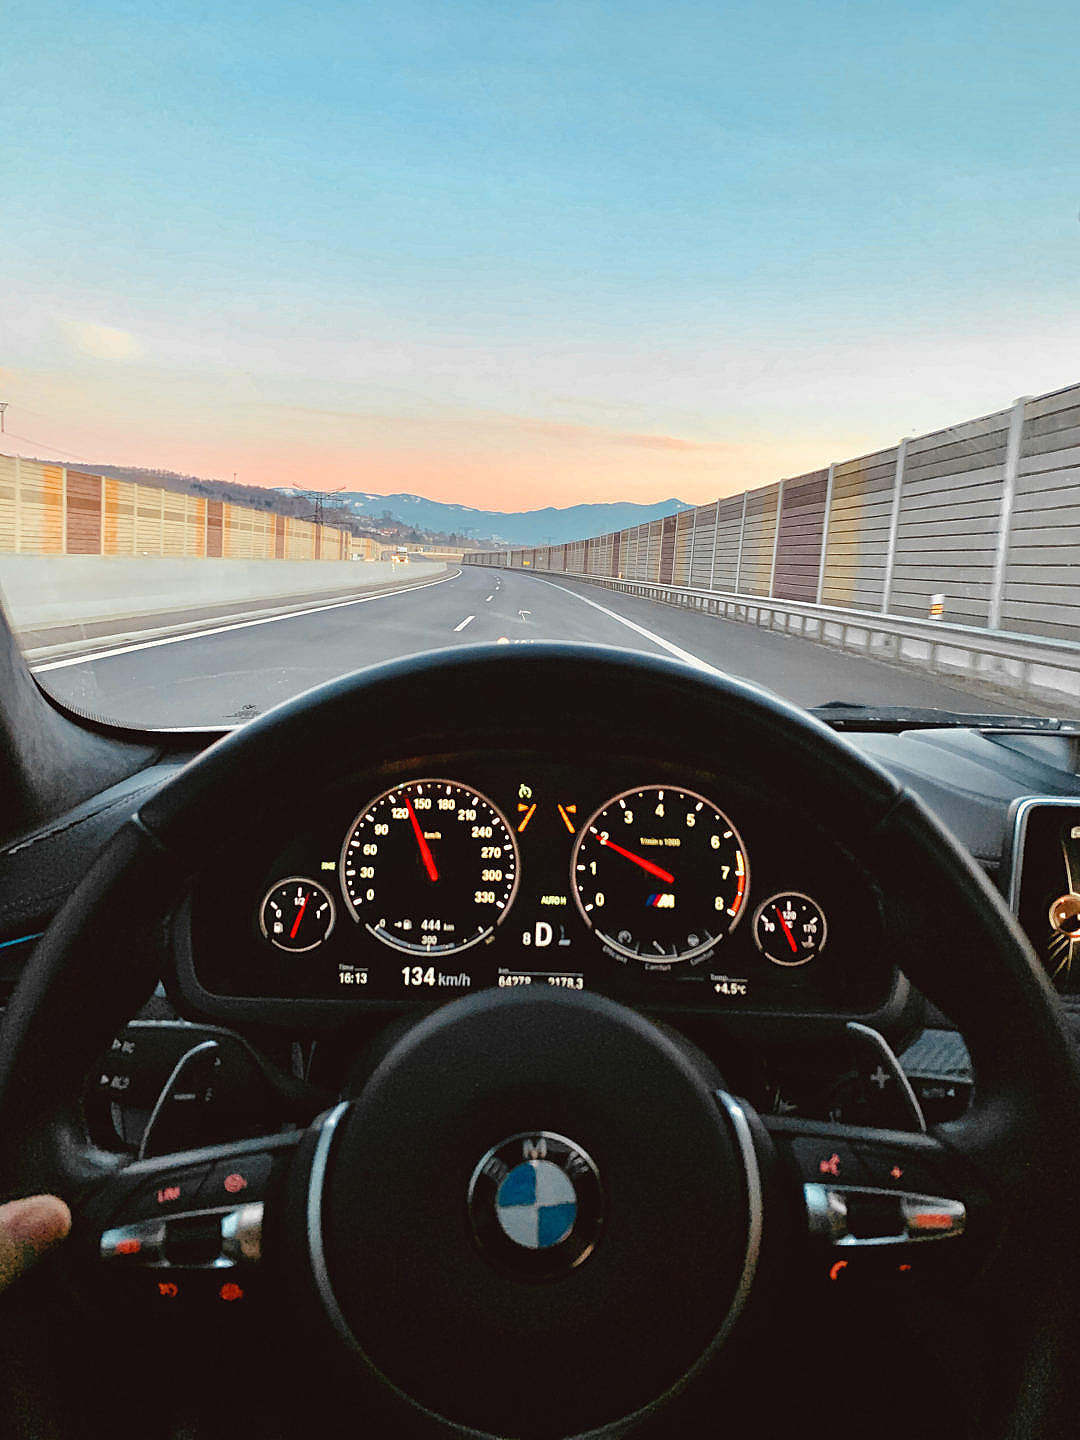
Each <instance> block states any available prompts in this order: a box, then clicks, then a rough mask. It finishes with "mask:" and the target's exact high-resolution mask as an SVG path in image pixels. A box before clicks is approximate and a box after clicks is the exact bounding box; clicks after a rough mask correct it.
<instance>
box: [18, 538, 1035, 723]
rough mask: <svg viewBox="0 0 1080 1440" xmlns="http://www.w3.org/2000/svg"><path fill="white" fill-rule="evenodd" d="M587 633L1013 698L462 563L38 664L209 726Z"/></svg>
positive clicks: (765, 674)
mask: <svg viewBox="0 0 1080 1440" xmlns="http://www.w3.org/2000/svg"><path fill="white" fill-rule="evenodd" d="M536 640H582V641H591V642H595V643H601V644H608V645H617V646H622V647H624V648H631V649H637V650H642V651H645V652H647V653H649V654H661V655H664V654H666V655H674V656H675V657H676V658H678V659H681V660H683V661H685V662H686V663H689V664H696V665H699V666H704V667H706V668H710V667H711V668H716V669H719V670H723V671H726V672H728V673H730V674H733V675H738V676H740V677H742V678H745V679H748V680H752V681H754V682H755V683H756V684H759V685H764V686H765V687H767V688H769V689H771V690H774V691H776V692H777V693H778V694H780V695H783V696H785V697H786V698H787V699H789V700H793V701H795V702H796V703H797V704H800V705H805V706H813V705H820V704H822V703H824V702H826V701H829V700H844V701H854V702H869V703H874V704H879V705H918V706H940V707H944V708H949V709H967V710H980V711H984V712H986V711H991V710H998V711H1001V710H1013V711H1015V710H1016V708H1017V707H1016V705H1015V704H1012V703H1008V704H1004V705H1000V704H999V705H995V704H994V703H993V702H990V701H987V700H985V699H983V698H982V697H981V696H979V697H976V696H973V695H972V694H971V693H970V692H966V691H964V690H963V689H962V688H961V687H960V686H958V685H951V684H948V683H945V682H942V681H939V680H936V679H934V678H932V677H929V676H927V677H924V676H921V675H920V674H918V673H917V672H915V671H909V670H900V669H898V668H894V667H891V666H888V665H883V664H882V663H880V662H879V661H876V660H867V659H863V658H861V657H859V656H854V655H844V654H838V653H836V652H834V651H832V650H829V649H826V648H825V647H823V646H819V645H813V644H809V643H807V642H806V641H803V640H799V639H797V638H794V637H791V636H787V635H779V634H772V633H769V632H767V631H760V630H758V629H756V628H755V627H753V626H750V625H740V624H737V623H735V622H730V621H721V620H717V619H715V618H712V617H709V616H705V615H701V614H699V613H695V612H690V611H685V610H680V609H676V608H674V607H672V606H668V605H659V604H656V603H654V602H652V601H648V600H643V599H640V598H638V597H635V596H625V595H620V594H617V593H615V592H612V591H610V590H606V589H604V588H602V587H600V586H595V585H588V584H585V583H582V582H576V581H573V580H563V579H561V578H560V579H558V580H553V579H548V578H546V577H543V576H539V575H523V574H521V573H518V572H513V573H511V572H507V571H496V570H487V569H482V568H479V567H471V566H466V567H464V568H463V569H462V570H461V571H460V572H459V573H457V574H454V573H451V575H450V576H449V577H448V578H446V579H444V580H440V581H438V582H435V583H433V584H429V585H426V586H423V587H418V588H416V589H412V590H406V591H397V592H394V593H390V594H383V595H375V596H371V597H366V598H363V599H359V600H356V601H351V602H345V603H342V602H336V603H334V604H329V605H327V604H320V605H315V606H313V607H312V608H311V609H308V610H304V611H302V612H300V613H296V614H290V615H287V616H274V617H270V618H268V619H259V620H248V621H244V622H240V623H232V622H229V621H228V620H227V619H225V620H222V622H221V623H220V624H218V625H210V626H208V627H207V629H204V630H200V631H197V632H195V633H190V634H184V635H182V636H177V637H171V638H170V637H164V638H150V639H147V640H146V641H145V642H142V643H137V644H129V645H124V646H118V647H116V648H115V649H114V650H112V651H111V652H110V650H109V649H108V648H107V647H103V649H102V650H100V651H96V652H94V653H93V654H92V655H90V656H86V655H83V656H73V657H70V658H68V659H63V660H59V661H57V660H53V661H51V662H49V663H47V664H43V665H39V666H36V667H35V672H36V673H37V674H38V675H39V676H40V679H41V681H42V683H43V684H45V685H46V686H47V687H48V688H49V689H50V690H52V692H53V693H54V694H56V695H57V696H58V697H59V698H60V699H61V700H64V701H66V702H68V703H70V704H71V705H73V706H74V707H75V708H77V709H79V710H81V711H83V712H84V713H88V714H93V715H97V716H101V717H104V718H108V719H113V720H118V721H121V722H122V723H126V724H136V725H146V726H196V727H199V726H216V725H221V724H232V723H236V722H238V721H242V720H244V719H247V718H250V717H252V716H254V715H256V714H261V713H262V712H263V711H265V710H267V709H269V708H270V707H271V706H273V705H275V704H278V703H279V702H280V701H282V700H285V699H287V698H289V697H290V696H292V695H295V694H298V693H299V692H300V691H302V690H306V689H307V688H309V687H310V686H312V685H316V684H319V683H321V682H322V681H325V680H329V679H332V678H334V677H336V676H339V675H343V674H347V673H349V672H350V671H352V670H355V669H359V668H362V667H363V666H366V665H372V664H375V663H377V662H379V661H382V660H387V659H392V658H394V657H396V656H399V655H409V654H415V653H417V652H419V651H422V650H430V649H435V648H443V647H453V646H456V645H471V644H474V643H478V642H482V641H496V642H503V643H506V644H517V643H522V642H529V641H536Z"/></svg>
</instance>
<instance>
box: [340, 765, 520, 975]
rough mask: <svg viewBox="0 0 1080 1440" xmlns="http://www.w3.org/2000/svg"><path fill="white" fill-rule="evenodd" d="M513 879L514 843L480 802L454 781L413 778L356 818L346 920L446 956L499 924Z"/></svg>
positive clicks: (349, 850)
mask: <svg viewBox="0 0 1080 1440" xmlns="http://www.w3.org/2000/svg"><path fill="white" fill-rule="evenodd" d="M517 881H518V851H517V842H516V841H515V839H514V836H513V834H512V832H511V830H510V826H509V825H508V824H507V822H506V820H505V819H504V818H503V816H502V815H501V814H500V812H499V811H498V810H497V809H496V807H495V806H494V805H493V804H492V803H491V801H490V800H488V799H487V798H486V797H485V796H483V795H481V794H479V793H478V792H477V791H475V790H471V789H470V788H469V787H468V786H467V785H460V784H458V783H457V782H456V781H453V780H412V781H410V782H409V783H408V784H405V785H397V786H395V787H394V788H393V789H391V790H387V791H385V792H384V793H383V794H382V795H380V796H378V797H377V798H376V799H375V800H373V801H372V802H371V804H370V805H369V806H368V807H367V809H366V810H363V811H361V813H360V814H359V815H358V816H357V817H356V819H355V820H354V821H353V823H352V825H351V826H350V828H349V833H348V834H347V835H346V837H345V844H344V846H343V847H342V851H341V888H342V891H343V892H344V895H345V900H346V903H347V905H348V907H349V910H350V911H351V912H352V915H353V918H354V919H355V920H358V921H359V922H360V923H361V924H362V925H364V926H365V927H366V928H367V929H368V930H369V931H370V932H371V934H372V935H374V936H375V937H376V939H378V940H382V941H383V942H384V943H385V944H387V945H392V946H393V947H394V948H395V949H397V950H404V951H406V952H408V953H409V954H417V955H449V954H453V953H454V952H455V951H458V950H467V949H468V948H469V946H470V945H475V944H477V943H478V941H480V940H483V939H485V938H486V937H487V936H488V935H490V934H491V932H492V931H493V930H494V929H495V926H496V925H498V924H499V923H500V921H502V920H503V918H504V917H505V915H506V912H507V910H508V909H509V908H510V902H511V901H512V900H513V898H514V893H515V891H516V889H517Z"/></svg>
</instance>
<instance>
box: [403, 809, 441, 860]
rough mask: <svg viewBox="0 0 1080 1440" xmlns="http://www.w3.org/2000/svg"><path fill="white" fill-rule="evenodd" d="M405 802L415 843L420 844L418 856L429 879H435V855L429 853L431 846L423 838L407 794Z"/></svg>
mask: <svg viewBox="0 0 1080 1440" xmlns="http://www.w3.org/2000/svg"><path fill="white" fill-rule="evenodd" d="M405 804H406V806H407V808H408V811H409V819H410V820H411V821H412V828H413V834H414V835H415V836H416V843H417V845H419V846H420V858H421V860H423V862H424V869H425V870H426V871H427V873H428V878H429V879H430V880H437V879H438V878H439V872H438V870H436V868H435V857H434V855H432V853H431V846H430V845H429V844H428V843H427V841H426V840H425V839H424V832H423V831H422V830H421V829H420V821H419V820H418V819H417V818H416V811H415V810H414V809H413V805H412V801H411V800H410V799H409V797H408V795H406V796H405Z"/></svg>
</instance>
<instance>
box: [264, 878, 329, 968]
mask: <svg viewBox="0 0 1080 1440" xmlns="http://www.w3.org/2000/svg"><path fill="white" fill-rule="evenodd" d="M335 918H336V916H335V911H334V902H333V900H332V899H331V898H330V896H329V894H328V893H327V892H326V891H325V890H324V889H323V887H322V886H321V885H319V884H317V883H316V882H315V881H314V880H305V879H304V878H303V876H301V875H293V876H291V877H290V878H289V879H288V880H279V881H278V883H277V884H276V885H275V886H274V887H273V888H272V889H271V890H269V891H268V892H267V894H266V897H265V898H264V900H263V902H262V904H261V905H260V907H259V928H260V929H261V930H262V933H263V934H264V935H265V936H266V938H267V940H269V941H270V944H271V945H276V946H277V948H278V949H279V950H291V951H293V952H294V953H299V952H300V951H303V950H314V949H315V947H316V945H321V944H322V943H323V941H324V940H325V939H326V938H327V937H328V936H329V934H330V932H331V930H333V928H334V920H335Z"/></svg>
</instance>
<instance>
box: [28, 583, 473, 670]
mask: <svg viewBox="0 0 1080 1440" xmlns="http://www.w3.org/2000/svg"><path fill="white" fill-rule="evenodd" d="M460 574H461V571H460V570H457V571H455V573H454V574H453V575H444V576H443V577H442V579H441V580H425V581H424V582H423V583H422V584H420V585H409V586H408V587H407V588H406V589H404V590H388V591H385V592H384V593H382V594H377V595H361V596H360V598H359V599H357V600H335V601H333V602H332V604H329V605H313V606H308V607H307V608H306V609H304V610H290V611H288V612H287V613H286V614H285V615H266V616H264V617H263V618H262V619H261V620H238V621H237V622H236V623H235V624H232V625H214V626H211V628H210V629H209V630H189V631H187V632H186V633H185V634H183V635H166V636H164V637H163V638H162V639H160V640H140V641H139V642H138V643H137V644H135V645H117V646H114V647H113V648H112V649H111V650H93V651H91V652H90V653H89V654H82V655H73V656H71V657H70V659H67V660H50V661H49V663H48V664H47V665H32V666H31V667H30V668H31V670H32V671H33V672H34V674H35V675H40V674H41V673H42V671H44V670H64V669H66V668H67V667H68V666H69V665H89V664H90V663H91V662H93V661H96V660H108V659H109V658H110V656H112V655H130V654H132V653H133V652H134V651H136V650H156V649H157V648H158V647H159V646H161V645H182V644H183V643H184V641H185V640H205V639H206V638H207V636H209V635H225V634H227V632H228V631H230V630H250V629H252V628H253V627H254V626H256V625H276V624H278V622H279V621H281V620H298V619H300V618H301V617H302V616H304V615H321V614H322V612H323V611H324V610H343V609H345V608H346V607H347V606H349V605H367V604H368V603H369V602H370V601H372V600H393V599H394V598H395V596H397V595H412V594H414V593H415V591H417V590H430V589H431V587H432V586H433V585H445V584H446V582H447V581H448V580H456V579H457V578H458V576H459V575H460Z"/></svg>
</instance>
